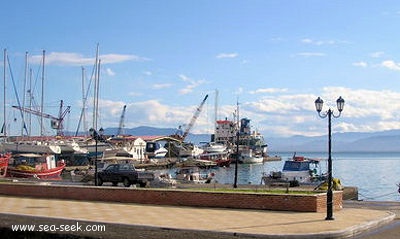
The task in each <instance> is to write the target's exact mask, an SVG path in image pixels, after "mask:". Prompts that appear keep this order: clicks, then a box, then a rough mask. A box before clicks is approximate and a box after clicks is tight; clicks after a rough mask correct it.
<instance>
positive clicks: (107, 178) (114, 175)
mask: <svg viewBox="0 0 400 239" xmlns="http://www.w3.org/2000/svg"><path fill="white" fill-rule="evenodd" d="M153 180H154V174H153V173H152V172H146V171H138V170H136V169H135V167H134V166H133V165H132V164H110V165H108V166H107V168H105V169H104V170H103V171H100V172H98V173H97V184H98V185H99V186H101V185H103V183H105V182H111V183H112V184H113V185H114V186H117V185H118V183H121V182H122V183H123V184H124V186H125V187H129V186H131V185H132V184H139V185H140V186H141V187H145V186H147V185H148V184H149V183H150V181H153Z"/></svg>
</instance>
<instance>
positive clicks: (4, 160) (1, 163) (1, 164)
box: [0, 153, 11, 177]
mask: <svg viewBox="0 0 400 239" xmlns="http://www.w3.org/2000/svg"><path fill="white" fill-rule="evenodd" d="M10 158H11V154H10V153H7V154H1V155H0V177H5V176H6V174H7V169H8V162H9V160H10Z"/></svg>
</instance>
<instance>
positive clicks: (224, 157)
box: [200, 152, 231, 167]
mask: <svg viewBox="0 0 400 239" xmlns="http://www.w3.org/2000/svg"><path fill="white" fill-rule="evenodd" d="M200 159H203V160H209V161H212V162H215V163H217V165H218V166H220V167H229V165H230V164H231V159H230V157H229V154H228V153H226V152H215V153H202V154H200Z"/></svg>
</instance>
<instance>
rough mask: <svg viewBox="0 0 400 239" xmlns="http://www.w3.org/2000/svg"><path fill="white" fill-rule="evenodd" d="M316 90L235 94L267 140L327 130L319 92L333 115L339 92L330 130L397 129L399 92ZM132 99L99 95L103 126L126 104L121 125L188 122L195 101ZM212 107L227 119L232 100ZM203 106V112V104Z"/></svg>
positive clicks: (205, 127) (203, 126) (199, 128)
mask: <svg viewBox="0 0 400 239" xmlns="http://www.w3.org/2000/svg"><path fill="white" fill-rule="evenodd" d="M180 77H181V78H182V80H183V81H185V82H191V81H193V80H192V79H190V78H188V77H187V76H184V75H181V76H180ZM239 89H241V88H239ZM260 91H265V89H260ZM266 91H269V90H268V89H267V90H266ZM316 91H318V92H320V93H321V94H319V95H315V94H313V93H305V94H300V93H299V94H292V93H291V92H293V91H291V90H290V89H288V90H287V91H286V90H284V91H277V92H275V93H274V95H268V94H266V95H257V94H255V95H252V98H253V97H257V98H255V99H252V100H249V99H248V98H246V95H245V96H243V97H242V98H241V99H239V103H240V104H239V107H240V109H239V112H240V117H247V118H249V119H251V125H252V126H253V127H256V128H257V129H259V130H260V131H261V132H263V133H264V135H265V136H266V139H267V140H268V137H272V136H292V135H308V136H311V135H323V134H326V133H327V132H326V130H327V119H321V118H320V117H319V116H318V114H317V112H316V110H315V106H314V101H315V99H316V98H317V97H318V96H320V97H321V98H322V99H323V100H324V108H323V112H326V110H328V109H329V108H331V109H332V110H334V113H335V114H337V113H338V112H337V109H336V99H337V98H338V97H339V96H342V97H343V99H344V100H345V107H344V110H343V112H342V115H341V117H340V118H338V119H333V121H332V130H333V132H370V131H381V130H390V129H398V128H400V126H399V123H398V122H399V119H400V104H396V103H395V102H399V101H400V92H395V91H391V90H383V91H378V90H368V89H354V88H346V87H325V88H323V89H317V90H316ZM247 96H248V95H247ZM132 102H133V103H132ZM132 102H131V103H130V102H112V101H105V100H102V101H101V102H100V106H101V112H102V123H104V125H106V126H107V127H112V126H117V124H118V118H119V116H120V114H121V110H122V107H123V105H125V104H126V105H128V107H127V115H126V124H125V125H126V127H136V126H141V125H148V126H155V127H173V128H174V127H177V126H178V125H181V124H185V123H188V122H189V121H190V119H191V117H192V116H193V112H195V109H196V107H198V105H197V104H198V102H197V101H196V102H195V103H194V104H195V105H192V106H187V105H186V106H175V105H173V104H171V105H169V103H162V102H160V101H158V100H155V99H153V100H147V101H141V102H137V98H135V99H133V100H132ZM218 108H219V112H218V116H219V118H220V119H224V118H225V117H227V118H228V119H232V118H233V116H232V113H233V112H234V110H235V109H236V102H232V103H231V104H229V105H219V107H218ZM203 110H204V111H206V108H205V109H203ZM210 111H212V110H211V109H210ZM206 113H207V112H202V113H201V116H200V117H199V118H198V120H197V121H196V124H195V128H194V129H193V132H196V133H200V132H203V133H204V132H210V130H212V125H213V123H212V122H211V121H212V119H213V116H210V117H208V119H206V116H205V115H207V114H206ZM210 119H211V120H210ZM210 125H211V126H210Z"/></svg>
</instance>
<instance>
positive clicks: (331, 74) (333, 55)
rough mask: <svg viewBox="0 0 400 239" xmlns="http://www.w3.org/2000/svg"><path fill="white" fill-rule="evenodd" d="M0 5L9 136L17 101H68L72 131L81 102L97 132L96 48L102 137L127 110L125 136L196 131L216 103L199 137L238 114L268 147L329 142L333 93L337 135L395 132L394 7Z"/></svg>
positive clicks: (399, 107) (271, 1)
mask: <svg viewBox="0 0 400 239" xmlns="http://www.w3.org/2000/svg"><path fill="white" fill-rule="evenodd" d="M2 8H3V9H7V11H3V12H2V14H0V21H1V22H2V24H0V35H1V38H0V48H1V49H3V54H4V50H5V52H6V54H7V60H6V65H5V66H6V67H4V57H1V59H0V65H1V68H2V69H1V75H2V78H3V79H4V78H5V82H6V87H5V92H6V94H5V95H6V97H5V98H6V100H5V102H4V99H3V98H4V97H1V99H0V102H1V107H0V108H1V110H2V112H1V115H0V121H1V122H2V123H3V122H4V121H5V122H6V125H7V134H8V135H18V134H20V133H21V125H22V120H21V117H20V112H19V111H17V110H15V109H13V108H11V106H12V105H20V106H28V105H29V104H28V102H35V103H34V105H35V106H36V107H35V108H36V109H38V108H37V107H38V106H40V105H41V102H42V101H41V99H42V98H43V106H44V110H43V112H45V113H47V114H50V115H53V116H57V115H58V111H59V104H60V101H61V100H63V102H64V105H65V106H71V111H70V113H69V114H67V115H66V117H65V119H64V127H65V130H68V131H73V132H74V131H76V130H77V127H78V122H79V121H80V116H81V111H82V108H83V98H86V99H87V104H86V108H87V110H86V112H87V113H86V120H85V121H84V123H83V122H82V121H81V122H82V123H81V124H80V131H83V130H85V131H87V130H88V128H90V127H92V126H93V123H92V119H93V116H92V115H93V114H92V112H93V95H94V94H93V83H91V87H89V86H88V85H89V82H91V81H90V80H91V79H93V77H92V71H93V69H94V64H95V56H96V49H97V48H98V50H99V51H98V52H99V59H100V77H99V89H100V90H99V115H98V126H96V128H100V127H103V128H108V127H118V126H119V123H120V118H121V115H122V109H123V106H124V105H127V108H126V113H125V117H124V127H125V128H133V127H137V126H152V127H159V128H177V127H178V126H179V125H188V124H189V122H190V120H191V119H192V117H193V115H194V113H195V112H196V109H197V107H199V105H200V103H201V101H202V100H203V98H204V97H205V96H206V95H209V97H208V99H207V101H206V103H205V104H204V107H203V109H202V111H201V113H200V115H199V117H198V118H197V121H196V122H195V124H194V126H193V128H192V129H191V133H211V132H212V131H213V128H214V121H215V119H216V118H217V119H225V118H226V119H229V120H233V117H234V114H235V111H236V110H237V108H238V109H239V117H240V118H249V119H250V120H251V125H252V127H253V129H254V130H258V131H260V132H261V133H263V134H264V136H265V137H266V138H268V137H289V136H293V135H305V136H315V135H324V134H326V133H327V119H321V118H320V117H319V116H318V114H317V112H316V111H315V106H314V101H315V99H316V98H317V97H321V98H322V99H323V100H324V102H325V104H324V109H323V112H326V111H327V110H328V109H332V110H333V111H334V113H335V114H337V113H338V112H337V109H336V99H337V98H338V97H339V96H341V97H342V98H343V99H344V100H345V106H344V110H343V112H342V114H341V116H340V118H337V119H336V118H335V119H333V120H332V131H333V132H375V131H382V130H390V129H400V123H399V122H400V103H399V102H400V33H399V31H398V29H399V28H398V26H399V25H400V2H399V1H394V0H393V1H390V0H383V1H361V0H355V1H344V0H343V1H341V0H337V1H316V0H308V1H306V0H298V1H290V0H279V1H278V0H260V1H258V0H249V1H239V0H229V1H227V0H219V1H214V0H200V1H185V0H169V1H163V0H146V1H145V0H143V1H141V0H137V1H129V0H119V1H106V0H96V1H94V0H86V1H78V0H70V1H53V0H37V1H28V0H27V1H23V0H16V1H6V2H4V3H3V4H2ZM26 52H27V53H28V54H27V56H28V57H27V59H28V60H27V62H28V66H27V67H26V64H25V62H26V61H25V59H26ZM43 52H44V54H43ZM43 56H44V60H43ZM43 61H44V62H45V64H44V67H43V65H42V63H43ZM4 69H6V71H5V74H4ZM26 69H28V71H27V72H28V73H27V74H26V73H25V72H26ZM43 69H44V70H43ZM82 69H84V70H82ZM4 75H5V77H4ZM82 79H84V86H83V87H82V82H83V80H82ZM42 82H43V83H44V84H43V86H42ZM92 82H93V80H92ZM14 85H15V87H14ZM24 85H25V87H24ZM0 87H1V88H2V89H4V81H3V80H1V83H0ZM24 89H25V90H24ZM42 89H43V92H44V93H43V94H42ZM16 92H17V93H16ZM24 92H25V93H24ZM29 92H31V93H30V94H29ZM216 92H218V97H216ZM1 95H3V93H2V94H1ZM18 102H19V104H18ZM237 105H238V106H239V107H237ZM4 106H5V108H4ZM215 106H217V108H216V109H217V110H215ZM4 109H5V110H4ZM3 112H6V113H5V114H4V113H3ZM216 112H217V114H215V113H216ZM215 115H217V116H215ZM4 117H5V118H6V120H4ZM44 121H45V123H44V124H45V127H46V130H45V132H46V134H49V135H52V134H55V131H54V130H52V129H51V128H50V127H49V125H50V123H49V120H48V119H45V120H44ZM32 124H35V125H34V126H32V128H31V129H32V134H35V133H36V134H37V133H38V132H40V130H39V126H38V120H37V119H36V118H34V119H32Z"/></svg>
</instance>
